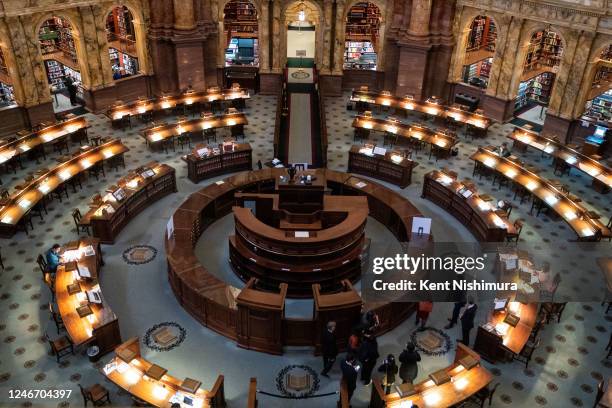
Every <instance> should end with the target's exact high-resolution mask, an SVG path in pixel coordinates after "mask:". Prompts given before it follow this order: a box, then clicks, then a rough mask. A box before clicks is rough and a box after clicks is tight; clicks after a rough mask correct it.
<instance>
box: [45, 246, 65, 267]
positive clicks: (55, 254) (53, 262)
mask: <svg viewBox="0 0 612 408" xmlns="http://www.w3.org/2000/svg"><path fill="white" fill-rule="evenodd" d="M60 249H61V246H60V245H59V244H54V245H53V246H52V247H51V249H49V250H48V251H47V255H46V256H45V257H46V258H47V267H48V268H49V272H51V273H55V272H56V271H57V267H58V266H59V265H60V264H61V263H62V262H61V259H60V255H59V253H60Z"/></svg>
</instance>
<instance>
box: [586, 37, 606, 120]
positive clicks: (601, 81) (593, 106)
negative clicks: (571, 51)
mask: <svg viewBox="0 0 612 408" xmlns="http://www.w3.org/2000/svg"><path fill="white" fill-rule="evenodd" d="M584 116H586V117H587V118H589V119H590V120H592V121H593V122H607V121H610V120H612V44H610V45H608V46H607V47H606V48H604V49H603V51H602V52H601V54H600V55H599V58H598V60H597V61H596V67H595V76H594V77H593V83H592V84H591V89H590V91H589V94H588V96H587V103H586V106H585V113H584Z"/></svg>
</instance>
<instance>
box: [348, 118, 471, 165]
mask: <svg viewBox="0 0 612 408" xmlns="http://www.w3.org/2000/svg"><path fill="white" fill-rule="evenodd" d="M352 126H353V127H354V128H355V129H364V130H366V131H370V130H375V131H378V132H387V133H391V134H394V135H398V136H400V137H402V138H406V139H413V140H415V141H421V142H425V143H428V144H429V145H431V153H430V156H431V154H432V153H433V152H434V149H436V150H440V151H442V152H443V153H444V156H445V157H446V156H448V155H449V154H450V150H451V149H452V148H453V146H455V145H456V144H457V143H459V139H457V137H456V136H455V135H454V134H452V133H448V134H447V133H444V132H441V131H435V130H432V129H429V128H428V127H426V126H423V125H421V124H418V123H413V124H410V125H406V124H404V123H401V122H400V121H398V120H392V119H377V118H373V117H369V116H364V115H357V116H355V119H354V120H353V124H352Z"/></svg>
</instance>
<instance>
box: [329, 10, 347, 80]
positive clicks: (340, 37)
mask: <svg viewBox="0 0 612 408" xmlns="http://www.w3.org/2000/svg"><path fill="white" fill-rule="evenodd" d="M345 10H346V3H345V1H344V0H338V1H336V21H335V30H336V33H335V41H334V64H333V67H332V74H333V75H342V69H343V66H344V48H345V35H346V28H345V27H346V24H345V20H346V17H345Z"/></svg>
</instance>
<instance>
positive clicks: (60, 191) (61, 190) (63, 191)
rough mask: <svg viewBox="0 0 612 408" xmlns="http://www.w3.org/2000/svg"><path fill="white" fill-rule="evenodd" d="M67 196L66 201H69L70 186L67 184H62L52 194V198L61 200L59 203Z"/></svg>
mask: <svg viewBox="0 0 612 408" xmlns="http://www.w3.org/2000/svg"><path fill="white" fill-rule="evenodd" d="M63 195H65V196H66V199H68V198H69V197H68V186H67V185H66V183H62V184H60V185H58V186H57V188H55V190H53V192H51V196H52V197H54V198H57V199H58V200H59V202H60V203H61V202H62V196H63Z"/></svg>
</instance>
